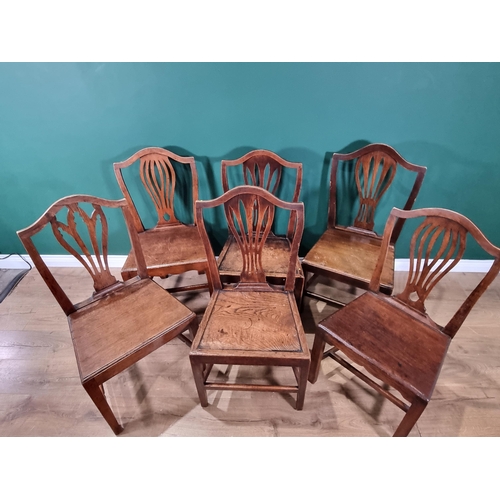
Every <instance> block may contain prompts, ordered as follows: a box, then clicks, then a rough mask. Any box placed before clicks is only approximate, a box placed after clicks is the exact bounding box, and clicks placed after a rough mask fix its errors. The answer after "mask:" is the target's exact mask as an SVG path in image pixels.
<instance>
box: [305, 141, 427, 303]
mask: <svg viewBox="0 0 500 500" xmlns="http://www.w3.org/2000/svg"><path fill="white" fill-rule="evenodd" d="M348 161H355V166H354V181H355V183H356V188H357V192H358V198H359V209H358V213H357V215H356V218H355V219H354V222H353V224H352V226H348V227H344V226H340V225H339V224H338V223H337V179H338V176H339V175H340V169H339V168H338V167H339V162H348ZM398 165H399V166H401V167H402V168H404V169H406V170H410V171H412V172H415V173H416V178H415V181H414V184H413V187H412V189H411V192H410V193H409V196H408V199H407V200H406V203H405V205H404V209H405V210H409V209H411V208H412V206H413V204H414V202H415V199H416V197H417V194H418V192H419V191H420V187H421V185H422V181H423V179H424V175H425V172H426V167H421V166H419V165H414V164H412V163H409V162H407V161H406V160H405V159H404V158H403V157H402V156H401V155H400V154H399V153H398V152H397V151H396V150H394V149H393V148H391V147H390V146H387V145H385V144H370V145H368V146H365V147H363V148H361V149H358V150H357V151H354V152H353V153H349V154H339V153H335V154H334V155H333V157H332V169H331V179H330V203H329V206H328V224H327V229H326V231H325V232H324V233H323V235H322V236H321V237H320V239H319V240H318V241H317V242H316V244H315V245H314V246H313V247H312V249H311V250H310V251H309V252H308V253H307V255H306V256H305V257H304V259H303V261H302V269H303V270H304V273H305V274H306V276H307V282H306V285H305V292H304V294H305V295H306V296H308V297H312V298H316V299H319V300H322V301H324V302H328V303H332V304H335V305H340V306H343V305H344V303H342V302H339V301H338V300H335V299H333V298H331V297H326V296H324V295H320V294H318V293H315V292H312V291H311V290H309V288H310V287H311V286H312V285H313V283H314V282H315V281H316V279H317V278H318V276H325V277H327V278H330V279H333V280H337V281H340V282H343V283H346V284H348V285H351V286H354V287H357V288H361V289H363V290H367V289H368V285H369V283H370V278H371V276H372V274H373V271H374V269H375V264H376V262H377V257H378V254H379V250H380V243H381V241H382V238H381V237H380V236H379V235H378V234H377V233H376V232H374V230H373V229H374V225H375V222H374V219H375V211H376V209H377V205H378V204H379V202H380V200H381V198H382V196H383V195H384V194H385V193H386V191H387V190H388V189H389V187H390V186H391V184H392V182H393V181H394V178H395V175H396V171H397V170H398ZM403 223H404V221H403V220H401V221H399V223H398V224H397V226H396V227H395V228H394V232H393V235H392V238H391V241H390V245H389V248H388V253H387V260H386V262H385V264H384V268H383V270H382V277H381V282H380V290H381V291H382V292H383V293H386V294H388V295H390V294H391V293H392V289H393V287H394V245H395V244H396V241H397V239H398V237H399V234H400V233H401V229H402V228H403ZM308 274H312V276H309V275H308Z"/></svg>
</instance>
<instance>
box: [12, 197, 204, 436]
mask: <svg viewBox="0 0 500 500" xmlns="http://www.w3.org/2000/svg"><path fill="white" fill-rule="evenodd" d="M85 204H90V205H91V206H92V210H93V212H92V214H91V215H90V216H88V215H87V213H86V212H85V211H84V209H83V207H82V205H85ZM103 207H107V208H115V209H121V210H122V212H123V215H124V217H125V222H126V225H127V230H128V233H129V236H130V238H131V243H132V250H133V252H134V255H135V257H136V262H137V264H138V266H137V272H138V276H135V277H134V278H133V279H130V280H127V281H125V282H121V281H118V280H117V279H116V278H115V276H114V275H113V274H112V273H111V270H110V269H109V267H108V265H107V258H106V257H107V255H106V254H107V236H108V234H107V223H106V218H105V216H104V213H103ZM65 210H67V221H68V223H67V224H64V223H61V222H60V221H59V220H58V216H59V217H60V215H61V211H62V212H64V211H65ZM75 213H78V214H79V216H80V217H81V219H82V220H83V222H84V225H83V228H86V229H87V232H88V233H89V235H90V241H91V245H92V250H93V251H94V252H95V253H96V254H97V255H92V254H91V251H90V250H89V248H88V247H87V246H86V245H85V243H84V242H83V238H82V233H81V231H82V229H83V228H82V227H81V226H79V230H77V226H76V223H75V220H74V214H75ZM97 219H99V222H100V226H101V229H102V230H101V234H100V238H99V235H98V234H97V231H96V226H97ZM47 224H50V225H51V226H52V228H53V229H54V236H55V238H56V240H57V241H58V242H59V243H61V245H62V246H63V247H64V248H65V249H66V250H67V251H68V252H69V253H70V254H72V255H74V256H76V257H77V260H78V261H80V263H81V264H82V265H83V267H84V269H85V271H86V272H87V273H88V275H89V276H90V277H91V278H92V283H93V289H94V293H92V295H91V296H90V297H88V298H87V299H85V300H83V301H79V302H78V303H74V302H72V301H71V299H70V298H69V296H68V294H66V292H65V291H64V288H63V287H62V286H61V284H60V283H59V282H58V281H57V279H56V277H55V276H54V274H53V273H52V272H51V271H50V269H49V268H48V267H47V265H46V264H45V262H44V260H43V259H42V257H41V255H40V253H39V252H38V250H37V248H36V247H35V245H34V243H33V241H32V237H33V235H35V234H37V233H38V232H39V231H41V230H42V229H43V228H44V227H45V226H46V225H47ZM61 231H63V232H65V233H67V234H68V235H71V237H72V240H74V241H75V242H76V244H77V245H78V247H79V248H80V250H81V251H82V252H83V253H84V256H85V258H78V252H77V251H76V250H75V247H74V246H72V245H70V244H68V242H67V240H66V239H65V238H64V237H63V235H62V233H61ZM18 234H19V237H20V239H21V241H22V242H23V244H24V246H25V247H26V250H27V251H28V253H29V255H30V257H31V259H32V260H33V263H34V264H35V267H36V269H37V270H38V272H39V273H40V275H41V276H42V278H43V280H44V281H45V284H46V285H47V286H48V288H49V290H50V291H51V292H52V294H53V296H54V298H55V299H56V301H57V302H58V304H59V306H60V307H61V309H62V310H63V311H64V313H65V315H66V316H67V320H68V325H69V329H70V333H71V338H72V340H73V348H74V353H75V356H76V359H77V364H78V369H79V374H80V380H81V383H82V385H83V388H84V389H85V391H86V392H87V394H88V395H89V396H90V398H91V399H92V401H93V402H94V404H95V405H96V407H97V409H98V410H99V412H100V413H101V415H102V416H103V417H104V419H105V420H106V422H107V423H108V425H109V426H110V427H111V429H112V430H113V432H114V433H115V434H118V433H120V432H121V431H122V430H123V428H122V426H121V425H120V424H119V422H118V420H117V418H116V416H115V415H114V413H113V411H112V409H111V407H110V405H109V402H108V400H107V398H106V396H105V392H104V387H103V385H102V384H104V382H107V381H108V380H109V379H110V378H112V377H114V376H115V375H117V374H119V373H120V372H122V371H123V370H124V369H126V368H129V367H130V366H131V365H133V364H134V363H135V362H137V361H138V360H140V359H142V358H144V357H145V356H147V355H148V354H150V353H151V352H153V351H154V350H156V349H158V348H159V347H161V346H162V345H164V344H165V343H167V342H169V341H170V340H172V339H173V338H175V337H177V336H181V337H180V338H183V340H184V341H185V342H186V343H188V344H190V343H191V341H190V340H189V339H187V338H185V337H184V336H182V332H184V331H185V330H187V329H188V328H190V329H191V330H192V333H194V332H195V331H196V326H197V319H196V315H195V314H194V313H193V312H192V311H190V310H189V309H188V308H187V307H186V306H184V305H183V304H181V303H180V302H178V301H177V300H176V299H175V298H173V297H172V296H170V295H169V294H168V292H166V291H165V290H164V289H163V288H162V287H160V286H159V285H158V284H157V283H154V282H153V281H152V280H151V279H150V278H149V277H148V275H147V272H146V265H145V262H144V257H143V254H142V249H141V246H140V244H139V241H138V237H137V233H136V232H135V230H134V228H133V223H132V218H131V216H130V212H129V210H128V207H127V203H126V200H125V199H123V200H118V201H111V200H105V199H102V198H96V197H92V196H87V195H74V196H69V197H66V198H62V199H60V200H58V201H57V202H55V203H54V204H52V206H51V207H49V209H47V210H46V212H45V213H44V214H43V215H42V217H41V218H40V219H38V221H36V222H35V223H33V224H32V225H31V226H29V227H28V228H26V229H24V230H22V231H19V232H18ZM100 249H101V250H102V255H101V256H100V255H99V250H100ZM88 293H90V290H87V294H88Z"/></svg>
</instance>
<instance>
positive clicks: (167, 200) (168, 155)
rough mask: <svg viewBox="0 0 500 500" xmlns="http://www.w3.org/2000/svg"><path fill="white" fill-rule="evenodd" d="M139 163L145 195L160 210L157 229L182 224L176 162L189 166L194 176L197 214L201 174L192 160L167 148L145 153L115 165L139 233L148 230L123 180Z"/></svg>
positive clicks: (148, 149) (144, 150)
mask: <svg viewBox="0 0 500 500" xmlns="http://www.w3.org/2000/svg"><path fill="white" fill-rule="evenodd" d="M138 160H139V173H140V178H141V182H142V184H143V186H144V188H145V191H146V193H147V195H148V196H149V198H150V199H151V201H152V203H153V205H154V208H155V210H156V215H157V222H156V226H155V227H162V226H172V225H179V224H182V222H180V221H179V219H178V218H177V217H176V215H175V211H174V196H175V187H176V182H177V175H176V173H175V169H174V166H173V164H172V160H173V161H175V162H176V163H178V164H180V165H184V166H186V168H189V169H190V172H191V182H192V186H191V189H192V200H193V213H194V204H195V202H196V200H197V199H198V174H197V172H196V163H195V161H194V158H193V157H192V156H189V157H183V156H178V155H176V154H174V153H172V152H171V151H168V150H166V149H163V148H145V149H141V150H140V151H138V152H137V153H135V154H134V155H132V156H131V157H130V158H128V159H127V160H125V161H122V162H118V163H114V164H113V167H114V171H115V176H116V180H117V181H118V185H119V186H120V189H121V191H122V193H123V196H124V197H125V199H126V200H127V202H128V203H129V206H130V210H131V214H132V218H133V222H134V226H135V228H136V231H137V232H139V233H140V232H142V231H144V230H145V227H144V224H143V222H142V220H141V218H140V216H139V212H138V210H137V207H136V205H135V203H134V201H133V199H132V196H131V194H130V191H129V189H128V188H127V185H126V183H125V180H124V178H123V169H125V168H127V167H130V166H131V165H133V164H134V163H136V162H137V161H138Z"/></svg>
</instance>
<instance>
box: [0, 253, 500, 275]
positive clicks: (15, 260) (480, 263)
mask: <svg viewBox="0 0 500 500" xmlns="http://www.w3.org/2000/svg"><path fill="white" fill-rule="evenodd" d="M2 257H6V255H1V254H0V259H1V258H2ZM23 257H24V258H25V259H26V260H27V261H28V262H30V263H32V262H31V259H30V258H29V257H28V256H27V255H23ZM125 257H126V256H125V255H109V256H108V263H109V266H110V267H118V268H121V267H122V266H123V264H124V262H125ZM42 258H43V260H44V261H45V263H46V264H47V266H48V267H81V264H80V263H79V262H77V261H76V260H75V258H74V257H72V256H71V255H42ZM492 264H493V261H492V260H467V259H462V260H461V261H460V262H459V263H458V264H457V265H456V266H455V267H454V268H453V269H452V270H451V271H450V272H459V273H485V272H487V271H488V270H489V268H490V267H491V265H492ZM409 265H410V259H396V262H395V266H394V268H395V270H396V271H408V269H409ZM27 267H28V266H27V264H26V262H24V261H23V260H22V259H21V257H19V256H18V255H11V256H10V257H9V258H8V259H4V260H0V269H25V268H27Z"/></svg>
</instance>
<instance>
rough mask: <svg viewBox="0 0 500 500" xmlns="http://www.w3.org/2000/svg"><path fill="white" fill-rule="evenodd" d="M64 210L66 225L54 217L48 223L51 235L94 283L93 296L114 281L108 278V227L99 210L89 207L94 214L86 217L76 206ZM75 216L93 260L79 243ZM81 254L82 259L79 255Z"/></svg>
mask: <svg viewBox="0 0 500 500" xmlns="http://www.w3.org/2000/svg"><path fill="white" fill-rule="evenodd" d="M65 206H66V208H67V209H68V215H67V224H64V223H63V222H61V221H58V220H57V219H56V217H52V218H51V219H50V225H51V227H52V231H53V232H54V235H55V237H56V239H57V241H58V242H59V243H60V244H61V246H62V247H63V248H64V249H65V250H67V251H68V252H69V253H70V254H71V255H73V257H75V258H76V259H77V260H78V261H79V262H80V263H81V264H82V265H83V267H85V269H87V271H88V272H89V273H90V275H91V276H92V279H93V280H94V289H95V290H96V292H98V291H100V290H102V289H103V288H106V287H108V286H110V285H113V284H114V283H116V282H117V280H116V278H115V277H114V276H113V275H112V274H111V272H110V270H109V265H108V223H107V220H106V217H105V215H104V212H103V210H102V207H100V206H99V205H97V204H94V203H92V207H93V208H94V211H93V212H92V214H91V215H90V217H89V216H88V214H87V213H86V212H85V211H84V210H83V209H82V208H81V207H80V205H78V204H77V203H70V204H68V205H65ZM75 214H78V215H79V216H80V217H81V220H82V221H83V223H84V224H85V227H86V228H87V232H88V235H89V237H90V243H91V246H92V251H93V254H94V257H92V255H91V252H90V250H89V248H88V247H87V245H86V244H85V242H84V241H83V239H82V237H81V235H80V233H79V231H78V228H77V227H76V219H75ZM98 223H100V225H101V234H100V238H99V237H98V234H97V233H98ZM68 236H69V237H71V238H72V239H73V241H74V242H75V243H76V247H75V246H72V245H71V244H70V243H69V242H68V240H67V238H68ZM99 239H100V240H101V247H102V253H101V249H100V248H99ZM82 254H83V255H82Z"/></svg>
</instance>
